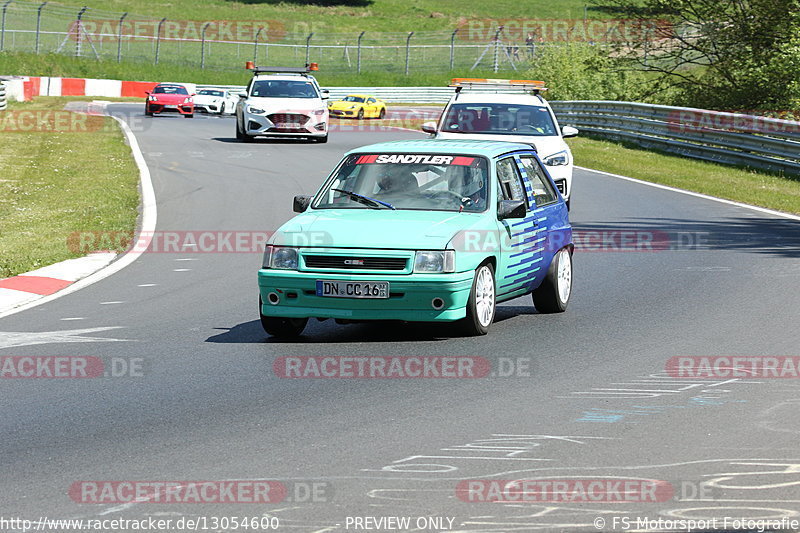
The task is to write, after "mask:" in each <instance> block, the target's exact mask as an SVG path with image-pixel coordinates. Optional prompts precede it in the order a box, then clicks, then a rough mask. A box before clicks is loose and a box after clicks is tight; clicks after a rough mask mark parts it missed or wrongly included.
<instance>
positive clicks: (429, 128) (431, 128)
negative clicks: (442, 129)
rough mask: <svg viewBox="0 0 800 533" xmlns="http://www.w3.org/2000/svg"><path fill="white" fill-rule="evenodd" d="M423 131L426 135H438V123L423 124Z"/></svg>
mask: <svg viewBox="0 0 800 533" xmlns="http://www.w3.org/2000/svg"><path fill="white" fill-rule="evenodd" d="M422 131H424V132H425V133H436V122H423V123H422Z"/></svg>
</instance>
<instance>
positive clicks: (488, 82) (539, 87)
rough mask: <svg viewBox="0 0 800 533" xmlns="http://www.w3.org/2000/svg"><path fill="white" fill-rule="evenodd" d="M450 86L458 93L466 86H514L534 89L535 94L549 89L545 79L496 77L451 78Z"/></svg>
mask: <svg viewBox="0 0 800 533" xmlns="http://www.w3.org/2000/svg"><path fill="white" fill-rule="evenodd" d="M448 87H455V88H456V92H457V93H459V92H461V90H462V89H464V88H465V87H466V88H471V87H495V88H497V89H498V90H502V89H512V88H513V89H522V90H529V91H532V92H533V94H535V95H538V94H539V93H540V92H542V91H546V90H547V87H546V86H545V83H544V82H543V81H537V80H500V79H494V78H453V79H451V80H450V85H448Z"/></svg>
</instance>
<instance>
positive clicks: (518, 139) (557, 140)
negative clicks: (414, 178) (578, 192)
mask: <svg viewBox="0 0 800 533" xmlns="http://www.w3.org/2000/svg"><path fill="white" fill-rule="evenodd" d="M436 138H437V139H475V140H478V141H504V142H512V143H523V144H530V145H533V146H535V147H536V152H537V153H538V154H539V157H541V158H545V157H548V156H551V155H553V154H555V153H556V152H560V151H562V150H566V149H567V143H565V142H564V139H562V138H561V137H559V136H556V135H553V136H549V137H540V136H536V135H485V134H481V133H448V132H439V133H437V134H436Z"/></svg>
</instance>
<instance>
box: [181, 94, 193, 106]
mask: <svg viewBox="0 0 800 533" xmlns="http://www.w3.org/2000/svg"><path fill="white" fill-rule="evenodd" d="M183 103H184V104H191V103H192V97H191V96H190V97H189V98H184V99H183Z"/></svg>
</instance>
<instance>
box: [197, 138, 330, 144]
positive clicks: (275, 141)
mask: <svg viewBox="0 0 800 533" xmlns="http://www.w3.org/2000/svg"><path fill="white" fill-rule="evenodd" d="M211 140H212V141H217V142H221V143H233V144H241V145H248V144H318V143H315V142H314V141H312V140H311V139H276V138H274V137H266V138H265V137H257V138H255V139H253V140H252V141H250V142H244V141H240V140H239V139H237V138H236V137H212V138H211Z"/></svg>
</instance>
